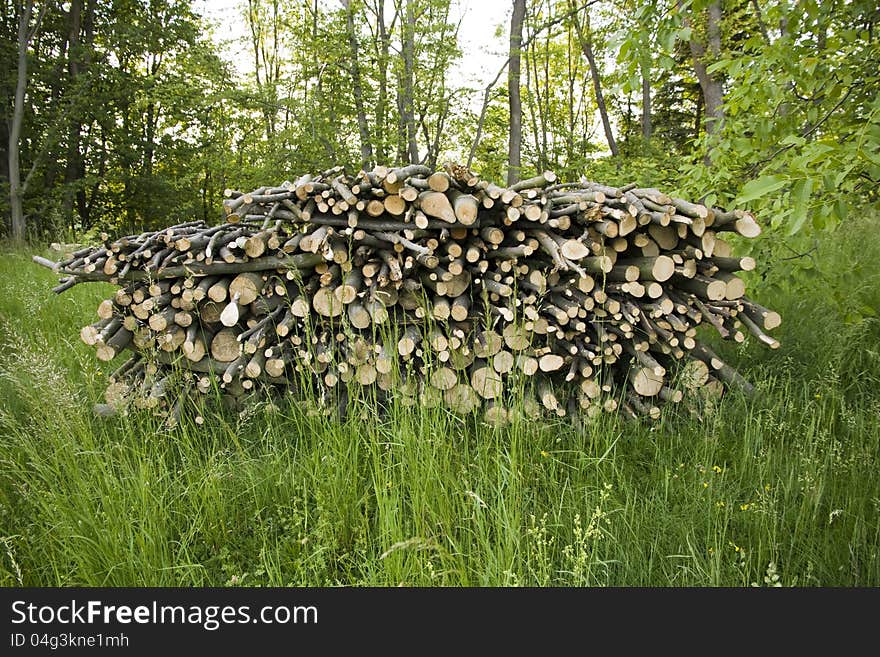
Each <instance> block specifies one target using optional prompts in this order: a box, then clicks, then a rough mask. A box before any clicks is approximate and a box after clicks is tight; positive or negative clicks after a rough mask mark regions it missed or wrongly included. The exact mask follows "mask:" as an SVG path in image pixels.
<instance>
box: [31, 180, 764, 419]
mask: <svg viewBox="0 0 880 657" xmlns="http://www.w3.org/2000/svg"><path fill="white" fill-rule="evenodd" d="M223 207H224V211H225V218H226V222H225V223H223V224H220V225H216V226H209V225H207V224H206V223H204V222H200V221H192V222H186V223H180V224H177V225H174V226H170V227H168V228H165V229H163V230H159V231H152V232H144V233H141V234H136V235H128V236H125V237H120V238H117V239H110V238H109V236H104V237H105V239H104V243H103V244H102V245H101V246H97V247H86V248H82V249H80V250H77V251H75V252H74V253H72V254H71V255H70V257H69V258H67V259H65V260H63V261H61V262H58V263H55V262H51V261H47V260H45V259H42V258H39V257H36V258H35V260H36V261H37V262H39V263H40V264H43V265H46V266H49V267H51V268H53V269H54V270H55V271H57V272H59V273H60V274H62V276H63V277H64V278H62V280H61V282H60V284H59V286H58V287H56V288H55V290H56V291H57V292H61V291H64V290H66V289H69V288H70V287H72V286H73V285H75V284H77V283H80V282H85V281H110V282H113V283H116V284H119V285H120V288H119V290H118V291H117V292H116V294H115V295H114V296H113V297H111V298H109V299H106V300H105V301H103V302H102V303H101V304H100V306H99V307H98V317H99V320H98V321H97V322H96V323H94V324H92V325H90V326H87V327H85V328H84V329H83V330H82V333H81V337H82V339H83V341H84V342H86V343H87V344H90V345H93V346H94V347H95V348H96V353H97V357H98V358H99V359H101V360H104V361H109V360H113V359H114V358H116V357H117V356H118V355H119V354H121V353H122V352H124V351H130V352H132V356H131V358H129V359H128V360H126V361H125V362H124V363H123V364H122V366H121V367H120V368H119V369H118V370H117V371H116V372H115V373H114V374H113V375H112V376H111V385H110V388H109V389H108V393H107V401H108V404H111V405H112V404H118V403H120V399H130V398H132V397H134V398H135V399H136V403H138V404H140V405H146V406H152V407H157V408H166V409H169V410H173V411H175V412H176V410H177V409H176V406H175V404H176V402H173V401H171V399H177V400H179V399H181V396H180V395H177V394H175V395H169V393H168V387H169V385H170V384H169V382H171V381H173V385H174V386H176V387H177V388H184V389H185V390H186V392H187V393H188V392H190V391H193V392H202V393H204V392H208V391H211V390H215V389H220V390H221V391H222V392H223V394H224V395H226V396H227V397H230V398H233V399H235V398H241V397H242V395H247V394H249V393H254V392H257V391H260V392H262V393H264V394H288V393H290V392H293V391H297V390H302V389H304V388H307V389H311V390H312V391H315V390H318V391H321V392H322V396H323V397H325V398H328V399H329V398H333V399H342V398H344V397H345V393H346V391H347V390H348V389H349V388H350V387H351V386H354V385H357V386H368V387H371V388H375V389H378V390H379V391H382V393H383V394H387V395H393V396H395V397H397V398H398V399H399V400H400V401H401V402H403V403H405V404H410V405H414V404H421V405H426V406H432V405H444V406H446V407H448V408H449V409H451V410H453V411H455V412H458V413H469V412H471V411H475V410H477V409H479V410H480V411H481V412H482V413H484V416H485V418H486V419H487V420H488V421H490V422H493V423H496V424H497V423H504V422H505V421H506V420H507V419H508V418H509V415H510V413H511V412H514V409H513V408H512V407H511V404H510V389H511V387H512V385H513V384H514V383H517V382H519V383H523V382H524V383H527V384H528V385H527V386H526V387H527V388H528V390H529V391H532V392H531V393H530V394H531V395H532V396H530V397H528V398H527V400H526V403H525V404H523V405H522V408H519V409H517V410H518V411H523V410H525V411H526V412H528V413H529V414H532V415H535V414H539V413H540V412H542V411H545V412H550V413H553V414H556V415H559V416H562V415H565V414H567V413H572V412H577V413H580V412H584V413H586V414H588V415H590V416H594V415H596V414H598V413H602V412H614V411H622V412H624V413H625V414H626V415H627V416H632V417H637V416H642V415H644V416H648V417H651V418H657V417H659V415H660V408H661V406H662V405H663V404H664V403H671V404H677V403H680V402H681V401H682V400H683V399H686V398H688V397H692V396H693V393H694V392H695V391H697V390H699V389H702V390H707V391H718V390H721V389H722V388H723V387H725V386H736V387H739V388H741V389H743V390H745V391H750V390H751V384H750V383H748V382H747V381H746V380H745V379H744V378H743V377H742V376H740V375H739V374H738V373H737V372H736V370H735V369H733V368H732V367H731V366H730V365H728V364H727V363H725V362H724V361H723V360H722V359H721V358H719V357H718V355H717V354H716V353H715V352H714V351H713V350H712V349H711V348H710V347H709V346H708V345H707V344H706V343H705V342H703V341H701V340H700V336H699V335H698V328H699V327H700V326H701V325H706V326H709V327H711V328H713V329H714V330H715V331H716V332H717V333H718V334H720V336H721V337H722V338H723V339H727V340H734V341H737V342H742V341H743V340H745V337H746V334H747V333H751V334H753V335H754V336H756V337H757V338H758V339H759V340H760V341H761V342H763V343H764V344H766V345H767V346H769V347H770V348H776V347H778V342H777V341H776V340H775V339H774V338H772V337H770V336H769V335H768V334H767V331H770V330H772V329H773V328H775V327H776V326H778V325H779V323H780V321H781V319H780V317H779V315H778V314H777V313H775V312H773V311H771V310H769V309H767V308H764V307H762V306H760V305H759V304H757V303H755V302H753V301H751V300H749V299H748V298H746V297H745V286H744V284H743V281H742V279H741V278H739V277H738V276H737V272H740V271H749V270H752V269H754V268H755V261H754V260H753V259H752V258H750V257H736V256H734V255H733V253H732V249H731V245H730V243H728V242H727V241H725V239H724V237H725V236H726V235H728V234H735V235H740V236H742V237H746V238H749V237H754V236H756V235H758V234H759V233H760V227H759V225H758V223H757V222H756V221H755V218H754V217H753V216H752V215H751V214H750V213H749V212H746V211H742V210H723V209H721V208H716V207H706V206H704V205H701V204H699V203H693V202H689V201H687V200H684V199H680V198H676V197H674V196H670V195H668V194H665V193H663V192H661V191H659V190H656V189H650V188H639V187H636V186H635V185H628V186H626V187H622V188H615V187H610V186H606V185H602V184H599V183H595V182H591V181H588V180H586V179H581V180H580V181H577V182H564V183H563V182H558V181H557V179H556V176H555V174H553V173H552V172H549V171H547V172H544V173H543V174H541V175H540V176H537V177H535V178H530V179H528V180H523V181H521V182H519V183H516V184H515V185H512V186H509V187H502V186H499V185H495V184H493V183H491V182H489V181H486V180H483V179H481V178H480V177H479V176H477V175H476V174H474V173H473V172H471V171H470V170H468V169H466V168H464V167H461V166H457V165H450V166H448V167H446V168H444V169H443V170H438V171H434V170H432V169H429V168H428V167H425V166H422V165H410V166H405V167H400V168H388V167H381V166H380V167H376V168H374V169H373V170H371V171H360V172H359V173H358V174H357V175H347V174H346V173H345V171H344V170H343V169H342V168H341V167H337V168H334V169H331V170H328V171H325V172H323V173H321V174H319V175H305V176H302V177H301V178H299V179H297V180H295V181H293V182H284V183H282V184H281V185H279V186H277V187H261V188H259V189H256V190H253V191H251V192H240V191H235V190H227V191H226V200H225V201H224V204H223ZM172 376H173V378H171V377H172ZM326 391H333V392H334V393H335V394H333V395H326V394H324V393H325V392H326Z"/></svg>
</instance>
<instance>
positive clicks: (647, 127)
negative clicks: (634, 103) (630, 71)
mask: <svg viewBox="0 0 880 657" xmlns="http://www.w3.org/2000/svg"><path fill="white" fill-rule="evenodd" d="M641 69H642V139H644V140H645V141H650V140H651V134H652V133H653V126H652V124H651V63H650V61H647V60H645V59H643V60H642V64H641Z"/></svg>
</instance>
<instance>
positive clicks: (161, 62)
mask: <svg viewBox="0 0 880 657" xmlns="http://www.w3.org/2000/svg"><path fill="white" fill-rule="evenodd" d="M518 3H523V4H524V15H523V16H522V25H521V30H522V32H521V37H520V39H519V41H514V39H513V38H511V40H510V42H511V43H512V44H516V43H518V44H520V45H519V47H518V48H516V49H515V50H511V52H510V53H509V54H510V55H511V58H510V60H509V61H510V62H513V61H516V62H517V70H518V79H517V80H515V81H514V82H515V83H516V84H517V86H516V89H517V90H518V91H519V92H520V93H518V94H509V91H508V90H509V89H512V88H513V87H511V86H510V84H507V85H505V84H504V83H503V80H506V79H507V72H506V70H502V71H499V75H498V77H497V78H496V79H495V80H494V81H491V80H486V81H485V85H487V86H485V87H481V88H468V87H465V86H462V83H461V81H460V80H461V79H462V76H461V75H459V74H457V72H460V71H461V70H465V69H467V68H468V66H469V62H468V61H466V60H465V59H464V57H463V54H462V48H461V47H460V45H459V43H458V31H459V20H461V15H462V6H461V5H460V3H458V2H451V0H338V1H337V2H330V3H323V2H318V1H317V0H242V2H241V3H240V4H239V7H238V10H239V11H238V20H239V21H240V27H241V29H240V30H238V31H231V30H230V29H229V27H228V26H221V25H215V24H212V23H211V22H210V20H208V19H207V18H206V17H204V16H202V15H200V14H199V12H198V10H197V7H198V6H200V5H198V3H194V2H189V1H186V0H111V1H107V2H98V1H97V0H70V1H67V2H58V1H52V0H4V2H3V3H2V4H3V12H2V19H0V32H2V34H0V61H2V62H4V66H3V68H2V69H0V97H2V99H3V103H2V107H0V111H2V113H3V115H4V116H3V119H4V120H3V121H2V122H0V150H2V153H0V186H2V194H0V211H2V216H3V217H4V231H5V232H7V233H12V234H13V236H19V237H21V236H24V235H27V236H29V237H32V238H33V237H38V238H45V237H52V238H55V237H56V236H58V235H66V236H70V237H72V238H73V237H81V236H82V235H84V234H88V233H90V232H91V233H95V232H97V231H101V230H114V231H116V230H124V231H132V230H136V229H139V228H147V227H153V228H155V227H158V226H160V225H166V224H168V223H171V222H175V221H180V220H188V219H193V218H204V219H206V220H208V221H215V220H216V219H217V218H218V217H219V208H220V200H221V197H222V193H223V190H224V189H225V188H227V187H233V188H239V189H251V188H253V187H256V186H257V185H258V184H265V183H266V182H267V181H269V182H273V183H277V182H280V181H281V180H284V179H285V178H288V177H292V176H295V175H296V174H297V173H301V172H303V171H314V170H322V169H325V168H328V167H329V166H332V165H335V164H338V163H342V164H345V165H346V166H348V167H349V168H350V169H352V170H357V169H358V168H359V167H361V166H364V165H370V164H373V163H376V162H382V163H399V162H407V161H411V160H418V161H421V162H425V163H427V164H429V165H432V166H436V165H442V164H443V163H444V162H446V161H448V160H457V161H470V164H471V166H472V168H474V169H475V170H478V171H480V172H482V173H483V175H484V176H486V177H488V178H492V179H495V180H499V181H500V180H503V179H504V178H505V175H506V174H507V173H508V168H510V167H513V168H515V169H516V170H515V171H514V173H513V175H516V176H519V175H522V176H526V175H529V174H531V173H533V172H536V171H541V170H544V169H553V170H555V171H556V172H557V173H558V174H559V175H560V177H562V178H564V179H574V180H576V179H577V178H578V177H580V176H581V175H587V176H588V177H591V178H593V179H597V180H601V181H603V182H607V183H609V184H617V183H620V184H625V183H628V182H631V181H635V182H638V183H640V184H650V185H651V186H657V187H661V188H667V189H671V190H674V191H677V192H679V193H681V194H683V195H686V196H688V197H692V198H702V199H704V200H705V202H707V203H714V204H718V205H721V206H725V205H732V204H734V203H736V204H738V205H745V206H748V207H751V208H753V209H754V210H756V211H757V212H758V213H759V216H760V217H761V218H763V221H764V222H765V223H767V224H769V225H771V226H772V227H773V228H776V229H778V230H779V231H781V232H782V233H783V234H794V233H798V232H805V231H808V230H813V229H826V228H833V227H834V226H836V225H837V224H839V223H840V222H842V221H845V220H846V219H847V217H848V216H849V215H850V214H851V213H852V212H853V210H854V209H855V208H859V207H861V206H863V205H864V204H865V203H874V202H876V201H877V186H878V182H880V95H878V89H880V68H878V66H877V62H878V61H880V44H878V35H877V33H876V32H877V28H878V22H880V10H878V8H877V6H876V3H875V2H873V1H872V0H852V1H842V0H832V1H828V2H818V1H816V0H796V1H795V0H643V1H640V2H633V1H632V0H589V1H586V2H578V1H577V0H516V2H513V3H511V4H512V5H515V4H518ZM510 15H511V6H508V5H507V3H498V11H497V17H498V21H497V25H496V26H494V27H497V29H498V32H499V47H500V48H502V49H503V48H506V47H507V41H506V39H507V36H508V34H509V32H510V29H511V25H510ZM463 20H468V18H467V15H465V18H464V19H463ZM489 28H490V26H487V29H489ZM230 33H236V34H241V35H242V36H241V37H236V38H235V40H237V41H238V43H234V44H231V45H234V46H235V48H237V49H238V50H239V51H240V52H242V53H246V57H247V58H248V61H247V62H246V63H245V64H244V65H242V64H241V62H236V61H235V60H234V57H233V55H231V54H229V53H231V52H235V48H224V47H218V43H222V42H223V40H224V39H228V38H229V37H228V35H229V34H230ZM511 36H512V35H511ZM591 59H592V61H593V64H594V65H593V66H591V65H590V60H591ZM490 82H492V84H491V85H490ZM508 82H510V80H508ZM483 99H485V103H484V106H483V107H481V106H480V103H481V102H482V101H483ZM514 102H516V104H517V105H520V104H521V107H514ZM512 112H519V113H520V114H519V115H518V116H521V126H522V127H521V133H519V134H516V135H514V134H512V133H511V130H510V126H511V125H512V124H513V122H512V121H511V117H512V116H513V114H512ZM602 112H604V113H606V114H607V116H608V117H609V120H608V126H607V127H606V128H605V129H604V130H603V125H602V122H601V121H600V119H599V117H600V115H601V113H602ZM477 135H479V139H478V140H477V139H476V137H477ZM513 143H516V144H517V146H518V147H519V148H518V151H519V152H521V163H520V165H519V166H516V165H515V164H512V162H511V161H510V160H509V158H508V156H509V153H511V152H512V151H511V144H513ZM609 153H616V155H614V154H609ZM17 200H18V201H20V204H21V212H20V220H19V222H18V224H16V221H15V217H16V209H15V205H16V202H17ZM16 230H18V231H19V233H20V234H19V235H16Z"/></svg>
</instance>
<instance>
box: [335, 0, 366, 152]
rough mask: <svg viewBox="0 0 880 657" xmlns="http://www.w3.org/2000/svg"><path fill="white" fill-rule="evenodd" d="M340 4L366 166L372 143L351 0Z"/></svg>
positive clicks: (345, 0)
mask: <svg viewBox="0 0 880 657" xmlns="http://www.w3.org/2000/svg"><path fill="white" fill-rule="evenodd" d="M342 6H343V7H345V12H346V28H347V29H348V46H349V49H350V50H351V90H352V95H353V96H354V107H355V111H356V113H357V122H358V132H359V133H360V139H361V166H362V167H364V168H368V167H370V166H371V164H372V162H373V144H372V140H371V139H370V128H369V126H368V125H367V113H366V111H365V110H364V90H363V86H362V84H361V68H360V63H359V61H360V54H359V52H358V51H359V47H358V38H357V33H356V32H355V25H354V8H353V7H352V6H351V0H342Z"/></svg>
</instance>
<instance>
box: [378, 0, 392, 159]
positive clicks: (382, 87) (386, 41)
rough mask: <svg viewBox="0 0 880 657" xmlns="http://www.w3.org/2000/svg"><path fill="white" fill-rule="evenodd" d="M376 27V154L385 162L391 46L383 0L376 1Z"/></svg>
mask: <svg viewBox="0 0 880 657" xmlns="http://www.w3.org/2000/svg"><path fill="white" fill-rule="evenodd" d="M376 29H377V33H378V35H379V43H378V48H377V50H378V53H377V57H376V59H377V68H378V71H379V76H378V77H379V79H378V86H379V89H378V91H377V94H376V156H377V160H378V161H379V162H385V160H386V159H387V157H386V156H387V153H386V151H385V147H386V145H387V142H386V139H387V135H386V132H385V127H386V125H385V123H386V118H385V116H386V115H385V112H386V108H387V106H388V50H389V49H390V47H391V44H390V41H391V40H390V38H389V36H388V28H387V27H386V26H385V0H377V2H376Z"/></svg>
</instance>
